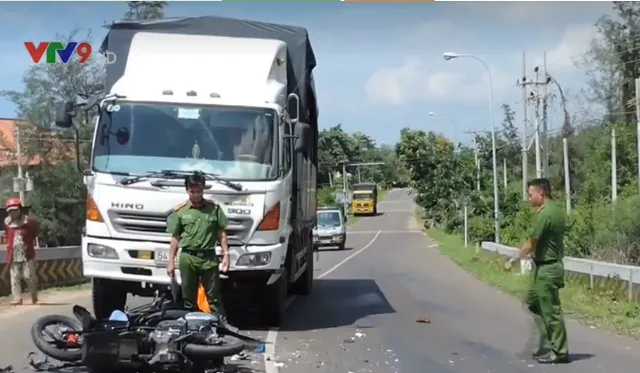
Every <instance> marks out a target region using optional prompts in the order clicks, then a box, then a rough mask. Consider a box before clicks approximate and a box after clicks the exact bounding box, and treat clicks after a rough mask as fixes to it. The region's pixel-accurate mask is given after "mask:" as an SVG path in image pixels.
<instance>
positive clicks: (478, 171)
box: [464, 131, 487, 192]
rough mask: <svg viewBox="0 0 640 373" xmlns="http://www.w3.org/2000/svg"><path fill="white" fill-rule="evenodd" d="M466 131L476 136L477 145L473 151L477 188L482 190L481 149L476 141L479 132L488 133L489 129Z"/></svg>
mask: <svg viewBox="0 0 640 373" xmlns="http://www.w3.org/2000/svg"><path fill="white" fill-rule="evenodd" d="M464 133H465V134H467V135H473V136H474V138H473V143H474V144H475V147H474V151H473V157H474V158H475V163H476V190H477V191H478V192H479V191H480V157H479V152H480V150H479V149H478V141H476V138H475V136H476V135H477V134H479V133H487V131H464Z"/></svg>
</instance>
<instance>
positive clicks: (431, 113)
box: [429, 111, 457, 128]
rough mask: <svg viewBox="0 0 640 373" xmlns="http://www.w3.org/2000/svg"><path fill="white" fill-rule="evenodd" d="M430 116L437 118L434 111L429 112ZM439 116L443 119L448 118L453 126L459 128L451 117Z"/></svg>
mask: <svg viewBox="0 0 640 373" xmlns="http://www.w3.org/2000/svg"><path fill="white" fill-rule="evenodd" d="M429 116H430V117H435V116H436V113H434V112H433V111H430V112H429ZM438 116H441V117H444V118H447V119H448V120H449V122H451V124H452V125H453V127H454V128H457V125H456V122H455V121H454V120H453V118H451V117H450V116H448V115H442V114H438Z"/></svg>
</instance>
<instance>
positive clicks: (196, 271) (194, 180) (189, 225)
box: [167, 173, 229, 319]
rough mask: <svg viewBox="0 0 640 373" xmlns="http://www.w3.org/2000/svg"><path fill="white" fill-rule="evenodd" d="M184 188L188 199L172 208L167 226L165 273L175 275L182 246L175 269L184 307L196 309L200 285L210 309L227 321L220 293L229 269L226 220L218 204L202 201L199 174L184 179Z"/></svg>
mask: <svg viewBox="0 0 640 373" xmlns="http://www.w3.org/2000/svg"><path fill="white" fill-rule="evenodd" d="M184 185H185V188H186V189H187V193H188V194H189V199H188V200H187V201H186V202H184V203H181V204H180V205H178V206H177V207H176V208H175V214H174V215H173V218H172V219H171V221H170V222H169V225H168V227H167V228H168V229H167V230H168V231H169V233H170V234H171V244H170V247H169V263H168V264H167V274H168V275H169V276H171V277H173V276H175V270H176V266H175V258H176V256H177V254H178V248H179V247H181V248H182V250H181V253H180V258H179V264H178V266H179V268H180V277H181V280H182V284H181V285H182V297H183V300H184V307H185V308H191V309H196V308H197V297H198V284H199V283H202V285H203V286H204V289H205V291H206V293H207V298H208V300H209V307H210V308H211V310H212V311H213V312H215V313H216V314H217V315H218V316H219V317H221V318H222V319H226V314H225V311H224V308H223V305H222V295H221V291H220V272H221V271H222V272H223V273H224V272H227V271H228V270H229V243H228V242H227V234H226V232H225V228H226V227H227V224H228V219H227V216H226V215H225V213H224V211H222V208H221V207H220V206H219V205H218V204H216V203H214V202H213V201H209V200H207V199H204V197H203V195H204V187H205V178H204V176H203V175H202V174H200V173H195V174H193V175H189V176H187V177H186V178H185V181H184ZM218 242H220V246H221V248H222V263H221V264H222V265H220V262H219V260H218V255H217V254H216V244H217V243H218Z"/></svg>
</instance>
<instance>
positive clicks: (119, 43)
mask: <svg viewBox="0 0 640 373" xmlns="http://www.w3.org/2000/svg"><path fill="white" fill-rule="evenodd" d="M138 32H153V33H167V34H186V35H210V36H227V37H239V38H255V39H274V40H281V41H283V42H285V43H286V44H287V54H288V57H287V85H288V91H289V93H296V94H298V95H299V96H300V113H299V118H300V120H301V121H302V122H305V123H308V124H310V125H311V126H312V127H313V128H314V129H315V130H317V129H318V120H317V116H318V110H317V104H316V95H315V88H314V83H313V75H312V71H313V69H314V67H315V66H316V59H315V55H314V53H313V49H312V47H311V42H310V41H309V35H308V33H307V30H306V29H304V28H302V27H295V26H285V25H278V24H273V23H265V22H256V21H247V20H238V19H232V18H223V17H214V16H206V17H189V18H165V19H162V20H141V21H138V20H132V21H128V20H124V21H117V22H115V23H113V24H112V25H111V27H110V29H109V33H108V34H107V36H106V37H105V39H104V41H103V43H102V46H101V48H100V51H101V52H103V53H104V52H106V51H109V52H112V53H114V54H115V55H116V57H117V60H116V62H115V63H113V64H109V65H107V79H106V85H105V88H106V90H107V91H110V90H111V88H112V87H113V85H114V84H115V83H116V81H118V79H120V78H121V77H122V76H123V75H124V72H125V67H126V64H127V57H128V55H129V49H130V47H131V42H132V40H133V37H134V35H135V34H136V33H138ZM167 49H169V50H170V49H171V46H169V45H167ZM158 78H160V79H161V77H158Z"/></svg>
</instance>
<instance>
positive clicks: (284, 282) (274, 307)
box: [263, 268, 289, 327]
mask: <svg viewBox="0 0 640 373" xmlns="http://www.w3.org/2000/svg"><path fill="white" fill-rule="evenodd" d="M288 288H289V272H288V271H287V268H285V269H284V270H283V272H282V276H280V278H279V279H278V281H277V282H276V283H275V284H273V285H270V286H268V287H267V298H266V300H265V304H264V308H265V310H264V313H263V315H264V318H265V322H266V323H267V326H270V327H280V326H281V325H282V322H283V320H284V311H285V310H284V305H285V304H286V302H287V296H288V290H289V289H288Z"/></svg>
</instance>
